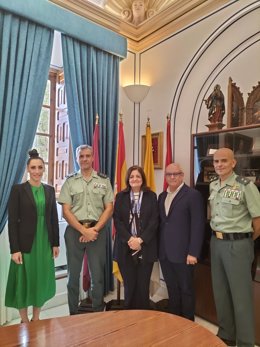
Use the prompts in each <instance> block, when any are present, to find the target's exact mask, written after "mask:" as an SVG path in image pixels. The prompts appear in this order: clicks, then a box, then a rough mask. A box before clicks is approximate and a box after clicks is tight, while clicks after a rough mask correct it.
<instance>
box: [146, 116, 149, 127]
mask: <svg viewBox="0 0 260 347" xmlns="http://www.w3.org/2000/svg"><path fill="white" fill-rule="evenodd" d="M146 126H147V127H149V126H150V117H147V123H146Z"/></svg>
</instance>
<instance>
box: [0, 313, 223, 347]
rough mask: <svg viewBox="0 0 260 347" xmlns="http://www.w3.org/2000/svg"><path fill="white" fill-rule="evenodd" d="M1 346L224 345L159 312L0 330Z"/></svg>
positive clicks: (97, 316)
mask: <svg viewBox="0 0 260 347" xmlns="http://www.w3.org/2000/svg"><path fill="white" fill-rule="evenodd" d="M0 346H5V347H9V346H30V347H36V346H37V347H43V346H44V347H45V346H46V347H53V346H54V347H64V346H70V347H72V346H73V347H74V346H96V347H101V346H102V347H103V346H106V347H107V346H113V347H117V346H119V347H123V346H132V347H133V346H134V347H137V346H140V347H145V346H167V347H169V346H174V347H191V346H196V347H203V346H205V347H209V346H210V347H214V346H219V347H220V346H226V345H225V344H224V343H223V342H222V341H221V340H220V339H219V338H218V337H216V336H215V335H213V334H212V333H211V332H210V331H208V330H207V329H205V328H203V327H202V326H200V325H198V324H197V323H194V322H191V321H189V320H187V319H184V318H181V317H178V316H175V315H172V314H169V313H164V312H159V311H141V310H136V311H108V312H100V313H88V314H81V315H76V316H69V317H60V318H53V319H45V320H41V321H37V322H31V323H24V324H18V325H11V326H7V327H2V328H0Z"/></svg>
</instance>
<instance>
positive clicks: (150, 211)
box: [113, 166, 159, 309]
mask: <svg viewBox="0 0 260 347" xmlns="http://www.w3.org/2000/svg"><path fill="white" fill-rule="evenodd" d="M126 186H127V188H126V189H125V190H123V191H122V192H120V193H118V194H117V195H116V200H115V206H114V215H113V218H114V224H115V228H116V238H115V244H114V260H116V261H117V262H118V266H119V270H120V272H121V275H122V277H123V281H124V293H125V303H124V304H125V308H128V309H149V285H150V278H151V273H152V268H153V263H154V262H155V261H156V260H157V232H158V221H159V214H158V207H157V198H156V194H155V193H154V192H152V191H151V190H150V189H149V188H148V187H147V185H146V177H145V174H144V171H143V169H142V168H141V167H139V166H132V167H130V168H129V169H128V171H127V174H126Z"/></svg>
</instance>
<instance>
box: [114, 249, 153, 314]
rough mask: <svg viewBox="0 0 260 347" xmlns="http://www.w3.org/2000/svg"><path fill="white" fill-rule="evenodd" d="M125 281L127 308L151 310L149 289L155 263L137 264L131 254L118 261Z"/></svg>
mask: <svg viewBox="0 0 260 347" xmlns="http://www.w3.org/2000/svg"><path fill="white" fill-rule="evenodd" d="M118 266H119V270H120V272H121V275H122V277H123V281H124V293H125V303H124V305H125V308H126V309H149V308H150V298H149V287H150V278H151V274H152V269H153V263H143V262H139V263H137V264H136V263H135V262H134V260H133V259H132V256H131V254H129V255H127V256H126V257H125V258H124V259H123V260H119V261H118Z"/></svg>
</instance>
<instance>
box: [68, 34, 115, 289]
mask: <svg viewBox="0 0 260 347" xmlns="http://www.w3.org/2000/svg"><path fill="white" fill-rule="evenodd" d="M62 52H63V64H64V76H65V83H66V92H67V101H68V113H69V124H70V131H71V140H72V146H73V153H75V149H76V147H77V146H79V145H80V144H84V143H86V144H92V137H93V132H94V127H95V117H96V114H98V115H99V125H100V144H99V146H100V147H99V158H100V168H101V171H102V172H103V173H105V174H107V175H108V176H109V177H110V179H111V182H112V184H113V182H114V175H115V160H116V146H117V115H118V90H119V57H116V56H114V55H111V54H109V53H106V52H104V51H101V50H99V49H97V48H94V47H92V46H89V45H87V44H85V43H82V42H79V41H77V40H75V39H73V38H71V37H68V36H66V35H62ZM105 276H106V288H105V291H106V292H108V290H113V276H112V252H111V229H110V230H109V232H108V234H107V262H106V274H105Z"/></svg>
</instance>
